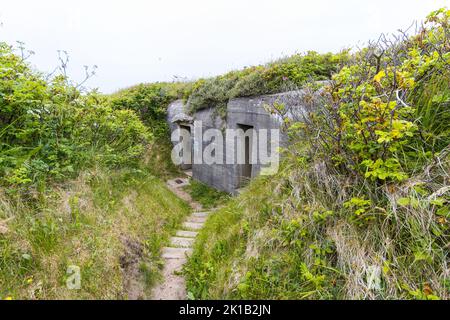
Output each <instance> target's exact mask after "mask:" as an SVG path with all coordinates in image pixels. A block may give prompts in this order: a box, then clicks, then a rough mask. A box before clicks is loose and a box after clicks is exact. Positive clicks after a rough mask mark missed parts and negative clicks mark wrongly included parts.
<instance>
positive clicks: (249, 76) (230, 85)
mask: <svg viewBox="0 0 450 320" xmlns="http://www.w3.org/2000/svg"><path fill="white" fill-rule="evenodd" d="M348 58H349V53H348V51H347V50H346V51H343V52H342V53H340V54H331V53H327V54H318V53H317V52H313V51H310V52H308V53H307V54H305V55H302V54H297V55H294V56H291V57H287V58H284V59H280V60H278V61H275V62H272V63H269V64H267V65H261V66H257V67H249V68H245V69H243V70H238V71H231V72H229V73H227V74H225V75H222V76H218V77H214V78H209V79H200V80H198V81H196V82H195V83H193V84H192V85H191V86H189V87H187V88H186V89H185V93H184V96H185V99H186V100H188V102H189V107H190V110H191V112H195V111H196V110H200V109H204V108H212V107H215V108H218V109H219V110H220V109H224V108H225V107H226V104H227V103H228V100H230V99H232V98H236V97H248V96H256V95H263V94H271V93H279V92H283V91H289V90H292V89H293V88H296V87H299V86H301V85H303V84H304V83H306V82H307V80H328V79H330V77H331V75H332V74H333V73H334V72H336V71H337V70H339V67H340V66H341V65H342V64H343V63H345V62H346V61H347V60H348Z"/></svg>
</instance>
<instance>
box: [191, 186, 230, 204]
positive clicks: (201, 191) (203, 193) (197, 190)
mask: <svg viewBox="0 0 450 320" xmlns="http://www.w3.org/2000/svg"><path fill="white" fill-rule="evenodd" d="M185 188H186V190H187V191H188V192H189V194H190V195H191V197H192V199H193V200H194V201H196V202H199V203H200V204H201V205H202V207H203V208H205V209H211V208H216V207H218V206H220V205H222V204H224V203H225V202H226V201H227V200H228V199H229V198H230V195H229V194H228V193H226V192H222V191H218V190H216V189H214V188H212V187H209V186H207V185H206V184H204V183H201V182H199V181H196V180H192V181H191V183H190V184H189V185H188V186H186V187H185Z"/></svg>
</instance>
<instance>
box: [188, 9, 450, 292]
mask: <svg viewBox="0 0 450 320" xmlns="http://www.w3.org/2000/svg"><path fill="white" fill-rule="evenodd" d="M449 70H450V11H449V10H447V9H442V10H438V11H436V12H433V13H432V14H430V15H429V17H428V19H427V22H426V24H425V25H424V27H423V28H422V29H420V30H419V31H418V33H417V34H416V35H414V36H407V35H406V34H403V33H402V34H400V35H399V36H398V37H394V38H391V39H388V38H386V37H381V38H380V40H379V41H378V42H377V43H373V44H370V45H369V47H368V48H366V49H363V50H361V51H360V52H357V53H355V54H354V55H352V57H351V59H350V60H349V61H348V62H347V63H346V65H345V66H344V67H343V68H341V69H340V70H339V71H338V72H337V73H335V74H334V75H333V78H332V81H331V82H330V83H327V84H325V86H322V87H321V88H320V89H317V88H316V87H317V86H315V85H311V86H307V87H306V94H305V95H304V96H303V99H302V101H301V104H302V105H304V106H305V107H306V108H307V111H308V114H307V116H306V117H303V116H302V117H301V118H298V119H295V118H294V119H293V118H292V117H286V116H285V115H286V114H295V113H290V112H288V111H289V110H285V109H284V107H283V106H282V105H276V106H274V108H273V112H275V113H278V114H279V115H280V116H281V117H283V118H284V120H285V123H286V124H287V127H288V134H289V135H290V136H291V138H292V141H293V143H292V145H291V146H290V147H289V149H288V150H285V151H284V153H285V159H284V162H283V165H282V167H281V169H280V171H279V172H278V174H276V175H275V176H273V177H260V178H258V179H257V180H256V181H254V182H252V183H251V184H250V186H249V187H248V189H247V191H246V192H245V193H244V194H243V195H242V196H240V197H239V198H237V199H234V200H233V201H231V203H230V204H228V205H227V206H226V207H225V208H223V209H221V210H220V211H219V212H218V213H217V214H215V215H213V216H212V217H211V218H210V219H209V220H208V222H207V224H206V227H205V229H204V230H203V231H201V233H200V239H199V241H198V242H197V243H196V247H195V250H194V254H193V256H192V258H191V259H190V261H189V263H188V265H187V266H186V275H187V280H188V290H189V291H190V292H191V294H192V295H193V296H194V297H196V298H203V299H211V298H218V299H222V298H233V299H263V298H267V299H449V297H450V286H449V285H450V281H449V272H450V270H449V265H448V262H449V260H448V257H449V246H448V244H449V239H450V233H449V228H450V225H449V222H450V221H449V220H450V193H449V192H450V176H449V172H450V155H449V154H450V149H449V148H450V146H449V143H450V140H449V139H450V135H449V133H450V132H449V129H450V122H449V121H448V120H449V117H450V91H449Z"/></svg>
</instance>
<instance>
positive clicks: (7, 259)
mask: <svg viewBox="0 0 450 320" xmlns="http://www.w3.org/2000/svg"><path fill="white" fill-rule="evenodd" d="M42 199H43V200H42V201H41V202H39V203H38V204H36V205H37V206H38V207H32V206H30V205H29V203H25V202H22V201H14V200H11V199H10V198H8V197H6V196H5V195H4V194H3V195H0V218H1V219H5V218H7V219H10V220H9V222H8V232H5V233H4V234H1V235H0V253H1V254H0V270H1V272H0V297H1V298H5V297H11V298H13V299H128V298H132V299H137V298H145V297H149V296H150V292H149V289H150V288H151V285H152V284H153V283H154V282H155V281H156V280H158V277H159V272H160V268H161V267H162V260H161V259H160V249H161V247H162V246H163V245H164V244H166V243H167V242H168V239H169V236H170V234H171V232H173V230H174V229H175V228H176V227H177V226H178V225H179V224H180V223H181V221H182V219H183V217H184V216H185V215H187V214H188V213H189V211H190V208H189V206H188V205H187V204H186V203H184V202H183V201H182V200H180V199H178V198H177V197H176V196H175V195H174V194H172V193H171V192H169V191H168V190H167V189H166V187H165V185H164V183H163V182H161V181H160V180H159V179H158V178H155V177H154V176H153V175H152V173H151V172H150V171H149V170H148V169H145V168H141V169H121V170H116V171H105V170H102V169H92V170H88V171H85V172H84V173H82V174H81V175H80V176H79V177H78V178H77V179H76V180H73V181H71V182H69V183H66V184H65V185H64V186H63V187H60V188H55V189H53V190H51V191H47V192H46V194H45V195H42ZM70 266H77V267H79V268H80V271H81V288H80V290H70V289H69V288H68V287H67V286H66V281H67V280H68V277H69V276H71V273H68V272H67V271H68V268H69V267H70ZM105 275H107V276H105Z"/></svg>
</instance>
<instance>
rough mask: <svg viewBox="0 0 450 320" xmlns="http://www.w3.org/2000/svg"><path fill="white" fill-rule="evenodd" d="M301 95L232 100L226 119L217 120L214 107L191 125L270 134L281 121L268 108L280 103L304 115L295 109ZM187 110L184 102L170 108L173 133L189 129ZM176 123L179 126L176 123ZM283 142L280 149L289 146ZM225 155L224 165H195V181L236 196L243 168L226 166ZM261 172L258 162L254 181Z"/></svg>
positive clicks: (169, 114)
mask: <svg viewBox="0 0 450 320" xmlns="http://www.w3.org/2000/svg"><path fill="white" fill-rule="evenodd" d="M301 94H302V92H301V91H294V92H286V93H281V94H275V95H266V96H259V97H250V98H237V99H232V100H230V101H229V103H228V105H227V116H226V119H222V118H220V117H219V116H217V115H216V112H215V109H214V107H211V108H207V109H203V110H199V111H197V112H196V113H195V114H194V115H193V116H192V119H191V121H192V122H193V121H199V120H201V121H202V126H203V129H204V131H205V130H207V129H210V128H215V129H219V130H222V131H223V132H225V129H238V128H241V127H242V126H250V127H253V129H255V130H256V131H258V130H260V129H267V130H269V132H270V129H279V128H280V126H281V119H279V118H277V117H276V116H274V115H271V114H270V113H269V112H267V110H266V107H267V106H268V105H273V104H274V103H277V102H278V103H283V104H284V105H286V106H287V107H288V108H289V110H291V111H290V112H297V113H299V114H301V113H302V112H303V109H302V107H301V106H297V105H296V104H298V102H299V95H301ZM186 109H187V106H184V105H183V102H182V101H181V100H179V101H175V102H174V103H172V104H171V105H170V106H169V108H168V117H167V120H168V122H169V124H170V127H171V129H172V130H175V129H176V128H177V127H178V125H179V124H183V123H184V125H186V121H185V120H186V119H188V115H187V114H186ZM292 110H294V111H292ZM180 119H181V120H180ZM174 120H175V121H176V123H174ZM192 132H194V130H192ZM280 138H281V145H285V144H286V142H287V141H286V140H287V138H286V136H283V135H281V136H280ZM269 139H270V136H269ZM224 142H225V141H224ZM209 143H210V142H209V141H204V144H203V146H202V148H201V149H202V150H203V149H204V147H205V146H206V145H208V144H209ZM270 151H271V150H270ZM226 153H227V150H225V151H224V154H223V164H212V165H211V164H195V163H194V164H193V165H192V173H193V178H194V179H196V180H199V181H201V182H203V183H205V184H207V185H209V186H212V187H214V188H216V189H218V190H222V191H226V192H229V193H232V194H235V193H237V189H238V188H239V187H240V185H241V182H242V179H241V172H242V170H243V169H242V168H243V167H242V165H237V164H226V155H227V154H226ZM260 171H261V164H260V163H259V161H258V162H257V163H256V164H253V165H252V168H251V177H256V176H257V175H258V174H259V173H260Z"/></svg>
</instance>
